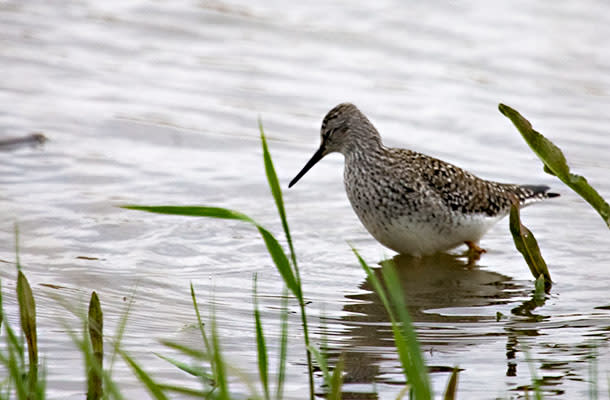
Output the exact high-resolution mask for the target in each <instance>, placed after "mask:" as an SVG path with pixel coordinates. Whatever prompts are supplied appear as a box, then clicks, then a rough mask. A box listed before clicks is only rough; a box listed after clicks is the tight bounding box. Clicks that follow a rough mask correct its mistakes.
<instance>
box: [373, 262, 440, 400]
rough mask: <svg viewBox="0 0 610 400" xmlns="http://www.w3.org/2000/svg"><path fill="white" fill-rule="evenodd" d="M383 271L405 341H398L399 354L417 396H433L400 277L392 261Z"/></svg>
mask: <svg viewBox="0 0 610 400" xmlns="http://www.w3.org/2000/svg"><path fill="white" fill-rule="evenodd" d="M381 272H382V275H383V281H384V283H385V286H386V287H387V291H388V293H389V295H390V299H391V302H392V305H393V306H394V308H395V309H396V312H397V315H398V318H399V322H400V332H401V334H402V339H403V340H404V342H403V341H399V342H398V343H397V348H398V352H399V354H402V357H401V358H402V360H403V368H405V369H406V371H405V372H407V377H408V379H409V382H410V383H411V385H412V386H413V391H414V392H415V395H416V398H418V399H426V398H432V389H431V387H430V378H429V376H428V368H427V367H426V363H425V362H424V358H423V356H422V352H421V349H420V347H419V342H418V341H417V336H416V335H415V328H414V327H413V323H412V322H411V317H410V316H409V313H408V311H407V305H406V304H405V301H404V295H403V292H402V288H401V286H400V279H399V278H398V275H397V274H396V269H395V268H394V266H393V264H392V263H387V264H385V265H384V266H383V267H382V269H381Z"/></svg>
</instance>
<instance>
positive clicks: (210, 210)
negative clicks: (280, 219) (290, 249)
mask: <svg viewBox="0 0 610 400" xmlns="http://www.w3.org/2000/svg"><path fill="white" fill-rule="evenodd" d="M123 208H126V209H129V210H139V211H147V212H152V213H157V214H169V215H182V216H189V217H209V218H220V219H231V220H239V221H244V222H248V223H251V224H253V225H254V226H256V228H257V229H258V231H259V233H260V234H261V236H262V237H263V240H264V241H265V245H266V246H267V250H268V251H269V254H270V255H271V258H272V259H273V262H274V263H275V266H276V267H277V269H278V272H279V273H280V275H281V276H282V278H283V279H284V281H285V282H286V286H287V287H288V289H290V291H291V292H292V293H293V294H294V295H295V296H297V298H299V297H302V295H301V291H300V287H299V285H297V279H296V277H295V275H294V273H293V271H292V268H291V267H290V261H289V260H288V257H286V253H284V250H283V249H282V246H280V244H279V242H278V241H277V239H276V238H275V237H274V236H273V235H272V234H271V233H270V232H269V231H268V230H266V229H265V228H263V227H262V226H261V225H260V224H258V223H256V221H254V220H253V219H252V218H250V217H248V216H247V215H245V214H242V213H240V212H238V211H234V210H229V209H226V208H220V207H202V206H139V205H128V206H123Z"/></svg>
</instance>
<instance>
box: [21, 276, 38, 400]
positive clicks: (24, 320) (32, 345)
mask: <svg viewBox="0 0 610 400" xmlns="http://www.w3.org/2000/svg"><path fill="white" fill-rule="evenodd" d="M17 299H18V302H19V314H20V317H21V329H22V330H23V333H24V335H25V340H26V341H27V344H28V360H29V363H30V371H29V374H28V378H29V379H28V381H29V390H30V393H34V392H35V391H36V386H37V382H38V340H37V338H36V303H35V302H34V296H33V294H32V288H31V287H30V284H29V283H28V280H27V278H26V277H25V275H24V274H23V272H22V271H21V270H19V272H18V274H17Z"/></svg>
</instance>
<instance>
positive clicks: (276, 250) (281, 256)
mask: <svg viewBox="0 0 610 400" xmlns="http://www.w3.org/2000/svg"><path fill="white" fill-rule="evenodd" d="M258 231H259V232H260V234H261V236H262V237H263V240H264V241H265V245H266V246H267V251H268V252H269V254H270V255H271V258H272V259H273V262H274V263H275V266H276V268H277V270H278V272H279V273H280V275H281V276H282V278H283V279H284V283H286V287H287V288H288V289H289V290H290V291H291V292H292V293H293V294H294V295H295V296H296V297H297V299H302V298H303V295H302V293H301V286H300V285H299V284H298V283H297V279H296V277H295V276H294V274H293V272H292V268H290V261H288V258H287V257H286V253H284V250H283V249H282V246H280V244H279V243H278V241H277V240H276V239H275V237H274V236H273V235H272V234H271V233H270V232H269V231H267V230H266V229H265V228H263V227H262V226H260V225H259V226H258Z"/></svg>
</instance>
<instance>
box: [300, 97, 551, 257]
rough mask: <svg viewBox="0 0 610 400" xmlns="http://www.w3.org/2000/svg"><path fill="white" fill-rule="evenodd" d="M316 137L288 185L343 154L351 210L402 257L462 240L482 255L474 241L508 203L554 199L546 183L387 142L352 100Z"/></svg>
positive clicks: (330, 116)
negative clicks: (472, 169)
mask: <svg viewBox="0 0 610 400" xmlns="http://www.w3.org/2000/svg"><path fill="white" fill-rule="evenodd" d="M320 135H321V137H322V142H321V144H320V148H319V149H318V150H317V151H316V152H315V153H314V155H313V157H311V159H310V160H309V161H308V162H307V164H305V167H303V169H302V170H301V171H300V172H299V173H298V174H297V175H296V176H295V178H294V179H293V180H292V181H291V182H290V184H289V185H288V187H292V186H293V185H294V184H295V183H297V181H298V180H299V179H301V177H303V175H305V173H307V171H309V170H310V169H311V167H313V166H314V165H315V164H316V163H317V162H318V161H320V160H321V159H322V158H323V157H324V156H326V155H327V154H329V153H333V152H338V153H341V154H343V156H344V157H345V168H344V183H345V191H346V192H347V197H348V198H349V201H350V203H351V205H352V208H353V209H354V211H355V212H356V215H357V216H358V218H359V219H360V221H361V222H362V224H363V225H364V227H365V228H366V229H367V230H368V231H369V233H370V234H371V235H372V236H373V237H374V238H375V239H377V241H379V242H380V243H381V244H383V245H384V246H386V247H388V248H390V249H392V250H394V251H397V252H399V253H401V254H411V255H414V256H424V255H430V254H434V253H438V252H443V251H446V250H450V249H453V248H455V247H457V246H459V245H461V244H466V245H467V246H468V248H469V251H470V252H471V253H475V254H480V253H482V252H484V251H485V250H484V249H481V248H480V247H479V246H478V243H479V240H480V239H481V237H482V236H483V235H484V234H485V232H487V231H488V230H489V229H490V228H491V227H492V226H493V225H494V224H495V223H496V222H498V221H499V220H500V219H502V218H503V217H505V216H506V215H507V214H508V213H509V212H510V207H511V205H512V204H513V203H515V204H518V205H519V206H520V207H523V206H525V205H528V204H530V203H532V202H535V201H539V200H543V199H546V198H551V197H556V196H559V195H558V194H557V193H550V192H548V190H549V187H548V186H544V185H515V184H506V183H499V182H493V181H488V180H485V179H481V178H478V177H477V176H475V175H473V174H471V173H469V172H467V171H464V170H463V169H461V168H459V167H456V166H455V165H452V164H450V163H447V162H445V161H442V160H439V159H437V158H433V157H430V156H427V155H425V154H421V153H417V152H415V151H411V150H407V149H398V148H390V147H386V146H384V145H383V143H382V141H381V136H380V135H379V132H378V131H377V129H375V127H374V126H373V124H372V123H371V122H370V121H369V120H368V118H367V117H366V116H365V115H364V114H363V113H362V112H361V111H360V110H359V109H358V108H357V107H356V106H355V105H353V104H350V103H343V104H339V105H338V106H336V107H335V108H333V109H332V110H330V111H329V112H328V114H326V116H325V117H324V120H323V122H322V127H321V129H320Z"/></svg>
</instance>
